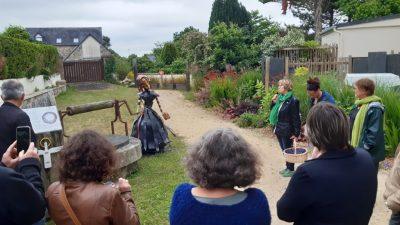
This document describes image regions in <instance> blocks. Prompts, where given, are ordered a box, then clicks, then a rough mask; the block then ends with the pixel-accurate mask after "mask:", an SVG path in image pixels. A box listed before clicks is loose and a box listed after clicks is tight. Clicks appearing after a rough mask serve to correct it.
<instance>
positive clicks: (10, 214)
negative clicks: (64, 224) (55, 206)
mask: <svg viewBox="0 0 400 225" xmlns="http://www.w3.org/2000/svg"><path fill="white" fill-rule="evenodd" d="M16 145H17V143H16V141H15V142H14V143H12V144H11V145H10V146H9V147H8V148H7V150H6V151H5V153H4V154H3V157H2V160H1V162H2V164H3V166H2V167H0V190H1V194H0V224H7V225H27V224H34V223H35V222H37V221H40V220H41V219H42V218H43V217H44V215H45V211H46V201H45V198H44V188H43V183H42V178H41V176H40V162H39V155H38V153H37V151H36V150H35V148H34V144H33V143H30V145H29V147H28V149H27V150H26V151H20V152H19V153H18V152H17V149H16Z"/></svg>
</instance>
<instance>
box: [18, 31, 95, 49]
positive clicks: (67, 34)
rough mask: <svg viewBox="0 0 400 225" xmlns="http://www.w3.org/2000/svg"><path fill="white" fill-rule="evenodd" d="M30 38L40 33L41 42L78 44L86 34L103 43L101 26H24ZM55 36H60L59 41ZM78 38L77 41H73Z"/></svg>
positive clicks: (61, 44)
mask: <svg viewBox="0 0 400 225" xmlns="http://www.w3.org/2000/svg"><path fill="white" fill-rule="evenodd" d="M26 30H27V31H28V33H29V35H30V36H31V39H32V40H35V36H36V35H37V34H40V35H41V36H42V39H43V43H45V44H48V45H59V46H77V45H80V44H81V43H82V42H83V41H84V40H85V39H86V38H87V37H88V36H92V37H93V38H94V39H96V40H97V41H98V42H99V43H100V44H103V34H102V29H101V27H49V28H26ZM57 38H61V43H57ZM74 38H78V43H75V42H74Z"/></svg>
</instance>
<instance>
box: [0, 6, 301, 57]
mask: <svg viewBox="0 0 400 225" xmlns="http://www.w3.org/2000/svg"><path fill="white" fill-rule="evenodd" d="M241 2H242V4H243V5H245V6H246V8H247V9H248V10H259V11H260V12H261V13H262V14H263V15H265V16H269V17H271V19H273V20H274V21H277V22H279V23H281V24H282V25H284V24H299V20H298V19H297V18H294V17H293V16H292V15H291V14H288V15H286V16H284V15H282V14H281V10H280V4H278V3H269V4H262V3H260V2H259V1H257V0H242V1H241ZM212 3H213V0H201V1H195V0H52V1H48V0H35V1H32V0H0V30H3V29H5V28H6V27H7V26H9V25H21V26H24V27H86V26H87V27H89V26H90V27H102V28H103V35H106V36H109V37H110V39H111V44H112V48H113V49H114V50H115V51H117V52H118V53H120V54H121V55H125V56H127V55H129V54H131V53H135V54H138V55H142V54H144V53H148V52H150V51H151V50H152V49H153V48H154V43H157V42H166V41H170V40H172V35H173V33H174V32H177V31H181V30H183V29H184V28H185V27H188V26H194V27H196V28H198V29H200V30H201V31H204V32H206V31H207V29H208V21H209V17H210V14H211V7H212ZM21 6H23V7H21Z"/></svg>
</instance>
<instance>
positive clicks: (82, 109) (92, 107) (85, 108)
mask: <svg viewBox="0 0 400 225" xmlns="http://www.w3.org/2000/svg"><path fill="white" fill-rule="evenodd" d="M114 104H115V100H109V101H102V102H94V103H89V104H85V105H78V106H69V107H67V109H66V113H67V115H68V116H72V115H76V114H81V113H87V112H92V111H96V110H101V109H108V108H112V107H114Z"/></svg>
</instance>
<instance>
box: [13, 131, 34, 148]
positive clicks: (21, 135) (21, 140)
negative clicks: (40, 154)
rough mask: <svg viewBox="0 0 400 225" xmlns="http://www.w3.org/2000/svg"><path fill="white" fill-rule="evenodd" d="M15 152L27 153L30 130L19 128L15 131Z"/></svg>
mask: <svg viewBox="0 0 400 225" xmlns="http://www.w3.org/2000/svg"><path fill="white" fill-rule="evenodd" d="M16 139H17V152H18V153H19V152H21V151H27V150H28V148H29V145H30V143H31V128H30V127H29V126H20V127H17V130H16Z"/></svg>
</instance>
